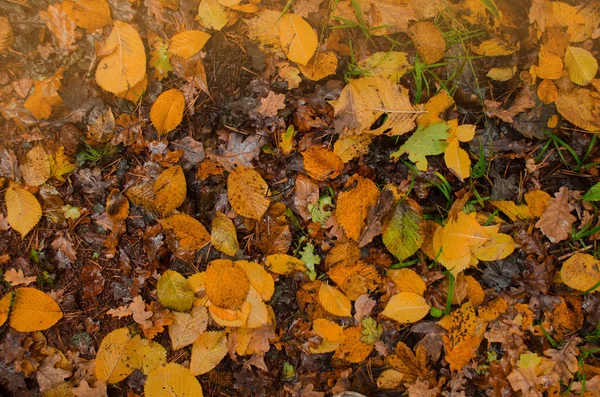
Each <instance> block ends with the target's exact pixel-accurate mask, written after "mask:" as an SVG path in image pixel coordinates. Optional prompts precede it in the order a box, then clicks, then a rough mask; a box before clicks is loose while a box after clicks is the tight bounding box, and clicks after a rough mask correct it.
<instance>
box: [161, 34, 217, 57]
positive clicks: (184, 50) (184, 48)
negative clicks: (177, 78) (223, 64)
mask: <svg viewBox="0 0 600 397" xmlns="http://www.w3.org/2000/svg"><path fill="white" fill-rule="evenodd" d="M210 37H211V36H210V35H209V34H208V33H205V32H202V31H200V30H185V31H183V32H180V33H177V34H176V35H175V36H173V37H171V42H170V43H169V52H171V53H172V54H173V55H175V56H178V57H181V58H184V59H188V58H191V57H193V56H194V55H196V54H197V53H198V52H199V51H200V50H201V49H202V47H204V45H205V44H206V42H207V41H208V39H210Z"/></svg>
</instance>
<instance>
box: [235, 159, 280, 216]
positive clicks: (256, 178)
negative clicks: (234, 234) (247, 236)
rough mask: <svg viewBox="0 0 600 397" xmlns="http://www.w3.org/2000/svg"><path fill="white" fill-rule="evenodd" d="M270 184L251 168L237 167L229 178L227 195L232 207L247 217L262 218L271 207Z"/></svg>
mask: <svg viewBox="0 0 600 397" xmlns="http://www.w3.org/2000/svg"><path fill="white" fill-rule="evenodd" d="M268 191H269V186H268V185H267V182H265V180H264V179H263V178H262V177H261V176H260V174H259V173H258V172H256V171H254V170H253V169H251V168H247V167H243V166H240V167H237V168H236V169H235V170H233V171H232V172H231V173H230V174H229V177H228V178H227V197H228V199H229V204H231V207H233V209H234V210H235V212H237V213H238V214H240V215H241V216H244V217H246V218H251V219H256V220H260V218H262V216H263V215H264V213H265V212H266V211H267V208H269V204H270V203H271V201H270V200H269V198H268V197H267V193H268Z"/></svg>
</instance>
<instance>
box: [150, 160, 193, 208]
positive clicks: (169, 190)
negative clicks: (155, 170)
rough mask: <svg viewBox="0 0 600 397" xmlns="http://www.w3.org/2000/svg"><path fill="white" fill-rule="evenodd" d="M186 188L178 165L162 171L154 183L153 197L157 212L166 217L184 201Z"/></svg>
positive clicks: (183, 176)
mask: <svg viewBox="0 0 600 397" xmlns="http://www.w3.org/2000/svg"><path fill="white" fill-rule="evenodd" d="M186 189H187V186H186V182H185V175H184V173H183V169H182V168H181V166H179V165H175V166H173V167H170V168H167V169H166V170H164V171H163V172H162V173H161V174H160V175H159V176H158V178H156V181H155V182H154V197H155V199H154V200H155V203H156V207H157V208H158V210H159V211H160V212H161V213H162V214H163V215H167V214H168V213H170V212H171V211H173V210H175V209H177V207H179V206H180V205H181V204H183V202H184V200H185V195H186V193H187V191H186Z"/></svg>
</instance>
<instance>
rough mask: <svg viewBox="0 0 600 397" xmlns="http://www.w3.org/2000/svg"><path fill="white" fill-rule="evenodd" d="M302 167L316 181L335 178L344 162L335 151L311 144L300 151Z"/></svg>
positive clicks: (342, 167)
mask: <svg viewBox="0 0 600 397" xmlns="http://www.w3.org/2000/svg"><path fill="white" fill-rule="evenodd" d="M302 157H303V158H304V169H305V170H306V172H307V173H308V175H309V176H310V177H311V178H313V179H314V180H316V181H324V180H326V179H335V178H337V177H338V175H339V174H340V172H342V170H343V169H344V162H343V161H342V159H340V158H339V157H338V155H336V154H335V153H333V152H331V151H329V150H327V149H324V148H322V147H321V146H311V147H309V148H308V149H307V150H305V151H304V152H302Z"/></svg>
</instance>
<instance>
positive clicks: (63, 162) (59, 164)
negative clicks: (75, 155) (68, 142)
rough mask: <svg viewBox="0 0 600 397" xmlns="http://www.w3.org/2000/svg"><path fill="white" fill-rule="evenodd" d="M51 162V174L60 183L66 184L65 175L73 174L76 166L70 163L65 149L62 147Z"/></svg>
mask: <svg viewBox="0 0 600 397" xmlns="http://www.w3.org/2000/svg"><path fill="white" fill-rule="evenodd" d="M50 159H51V161H50V173H51V174H52V177H53V178H55V179H56V180H58V181H59V182H65V178H64V177H63V175H65V174H68V173H70V172H73V170H75V164H71V163H70V162H69V158H68V157H67V156H66V155H65V147H64V146H60V147H59V148H58V150H57V151H56V154H55V155H54V158H51V157H50Z"/></svg>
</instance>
